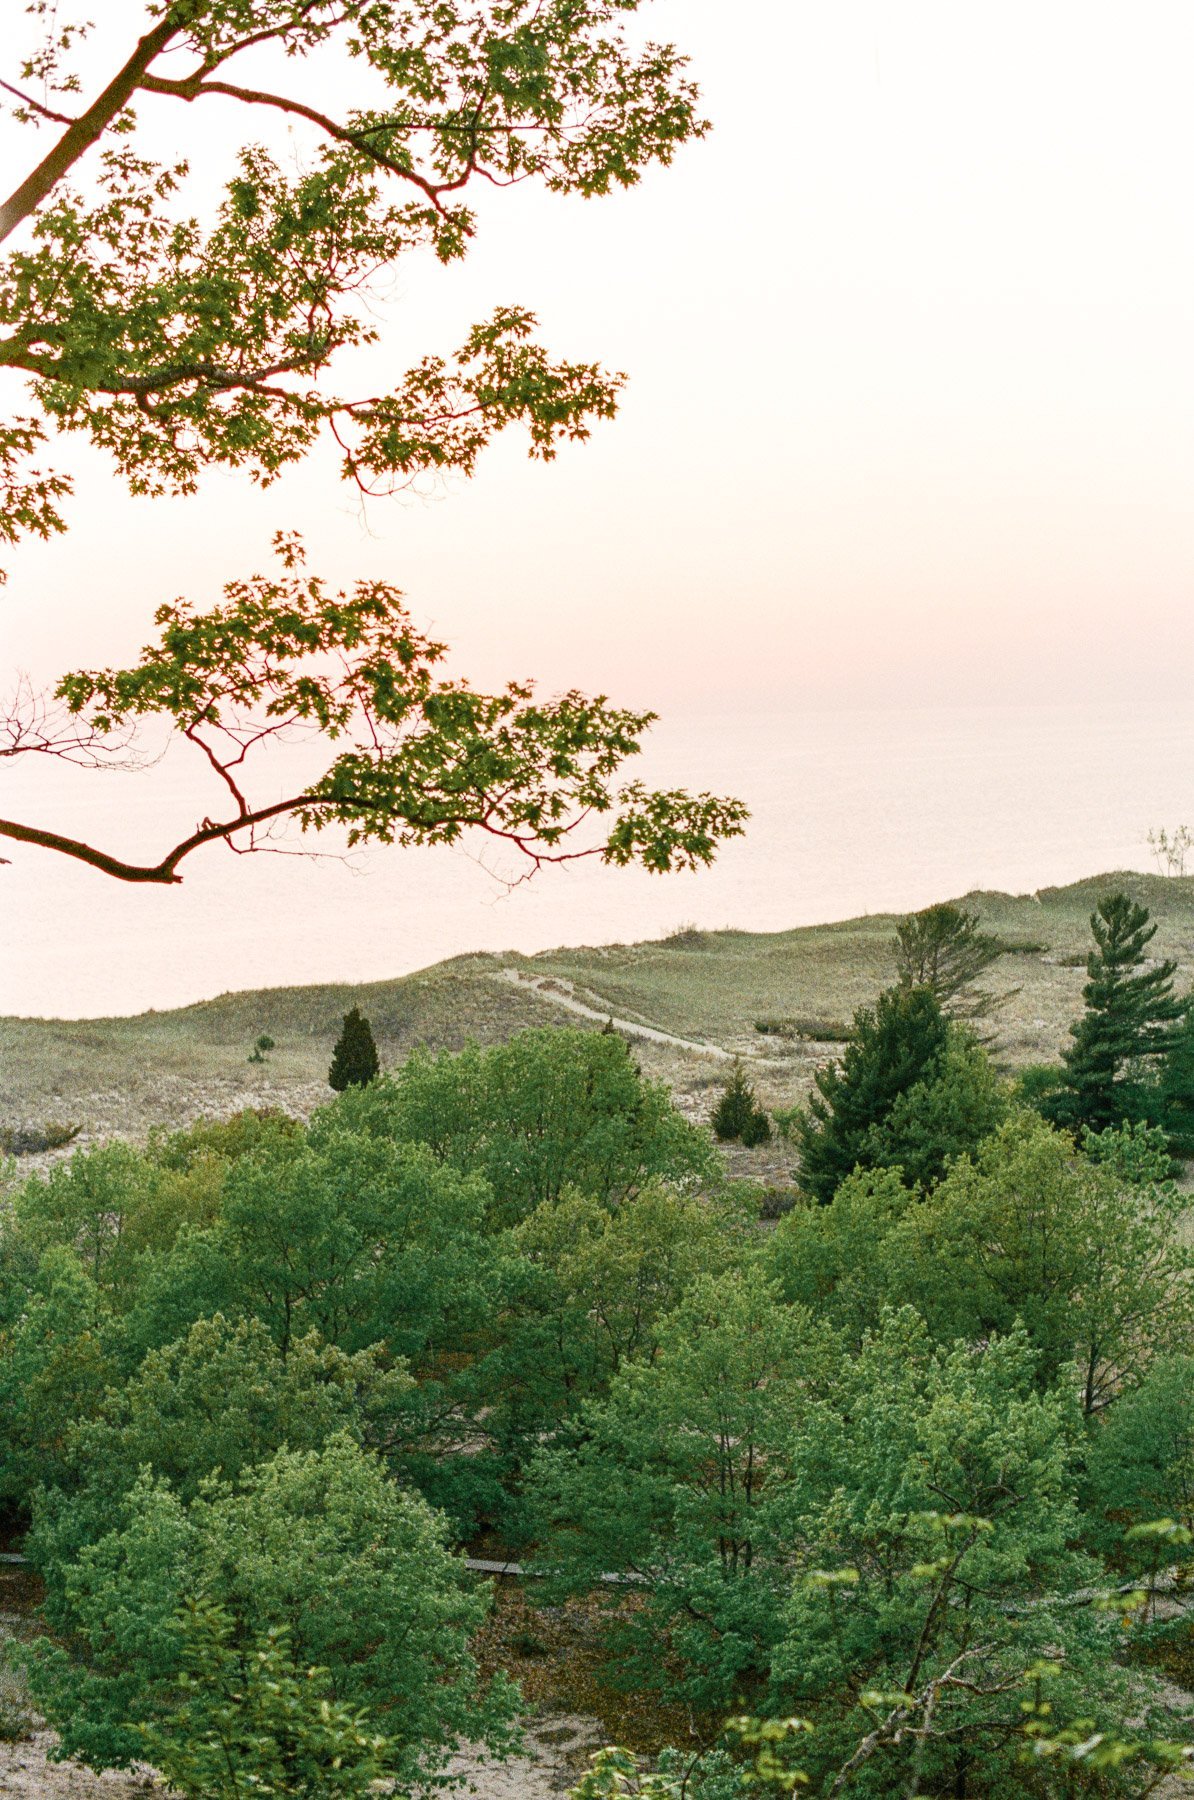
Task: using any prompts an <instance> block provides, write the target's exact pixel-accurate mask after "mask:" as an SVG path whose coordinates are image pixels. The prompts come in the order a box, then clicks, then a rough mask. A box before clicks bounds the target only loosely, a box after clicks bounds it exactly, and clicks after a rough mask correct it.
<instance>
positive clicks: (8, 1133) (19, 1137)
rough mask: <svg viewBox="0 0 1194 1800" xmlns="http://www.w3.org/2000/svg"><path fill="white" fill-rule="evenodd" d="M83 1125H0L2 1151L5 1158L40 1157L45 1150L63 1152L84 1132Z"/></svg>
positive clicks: (0, 1148)
mask: <svg viewBox="0 0 1194 1800" xmlns="http://www.w3.org/2000/svg"><path fill="white" fill-rule="evenodd" d="M82 1129H83V1127H82V1126H81V1125H58V1124H54V1123H51V1122H47V1123H46V1124H45V1125H0V1151H3V1152H4V1154H5V1156H40V1155H41V1153H42V1151H43V1150H61V1149H62V1147H63V1145H64V1144H71V1143H73V1142H74V1140H75V1139H76V1138H77V1137H78V1135H79V1133H80V1132H81V1131H82Z"/></svg>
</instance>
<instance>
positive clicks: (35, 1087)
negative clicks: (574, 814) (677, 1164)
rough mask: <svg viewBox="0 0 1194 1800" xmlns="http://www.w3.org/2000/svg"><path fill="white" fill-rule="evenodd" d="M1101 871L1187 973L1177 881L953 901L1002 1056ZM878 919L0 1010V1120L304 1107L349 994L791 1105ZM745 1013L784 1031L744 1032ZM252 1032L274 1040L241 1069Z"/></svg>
mask: <svg viewBox="0 0 1194 1800" xmlns="http://www.w3.org/2000/svg"><path fill="white" fill-rule="evenodd" d="M1121 886H1122V887H1126V888H1127V889H1128V890H1129V891H1130V892H1131V893H1132V894H1133V895H1135V896H1136V897H1137V898H1139V899H1140V900H1141V901H1143V902H1144V904H1145V905H1147V906H1148V907H1149V908H1150V909H1151V911H1152V915H1153V917H1154V919H1155V920H1157V922H1158V924H1159V930H1158V932H1157V936H1156V939H1155V940H1154V949H1155V951H1156V953H1157V954H1158V955H1167V956H1173V957H1174V958H1176V959H1177V961H1178V963H1179V964H1180V966H1181V983H1182V985H1184V986H1189V985H1190V984H1191V981H1192V980H1194V879H1190V878H1187V879H1183V880H1171V879H1163V878H1161V877H1158V876H1149V875H1141V874H1135V873H1133V874H1109V875H1102V876H1097V877H1094V878H1092V879H1090V880H1087V881H1082V882H1078V883H1075V884H1073V885H1072V886H1069V887H1064V888H1051V889H1044V890H1042V891H1041V892H1039V893H1038V894H1034V895H1020V896H1014V895H1010V894H999V893H977V894H969V895H966V896H965V897H964V899H965V903H966V904H967V905H969V906H972V907H974V908H975V909H977V910H978V911H979V912H980V914H981V915H982V919H983V922H984V925H985V926H986V928H987V929H988V930H991V931H993V932H996V933H998V934H999V936H1000V937H1002V938H1003V939H1004V941H1005V942H1006V943H1007V945H1008V953H1007V954H1006V955H1005V956H1004V957H1003V959H1002V960H1001V962H1000V963H999V964H998V965H997V966H996V970H995V975H994V979H993V981H992V985H993V986H996V987H998V988H999V989H1000V990H1001V991H1004V992H1009V993H1010V994H1011V998H1010V999H1009V1000H1008V1002H1007V1004H1006V1006H1005V1007H1004V1008H1003V1009H1002V1010H1001V1011H1000V1013H999V1015H998V1021H997V1022H998V1027H999V1038H998V1044H997V1054H998V1055H999V1056H1000V1058H1001V1060H1003V1061H1004V1062H1005V1063H1006V1064H1007V1065H1008V1066H1010V1067H1016V1066H1019V1065H1022V1064H1023V1063H1026V1062H1030V1061H1034V1060H1039V1059H1044V1058H1048V1057H1052V1056H1054V1055H1055V1054H1056V1052H1057V1049H1058V1048H1059V1046H1060V1045H1061V1043H1062V1042H1063V1041H1064V1038H1065V1032H1066V1026H1067V1024H1068V1022H1069V1020H1070V1019H1071V1018H1073V1017H1074V1015H1075V1013H1076V1012H1077V1010H1078V1008H1079V1006H1080V1004H1081V988H1082V983H1083V979H1084V975H1083V970H1082V967H1081V958H1082V956H1083V955H1084V953H1085V950H1086V947H1087V945H1088V942H1089V928H1088V918H1089V914H1090V911H1091V908H1092V906H1093V905H1094V903H1095V901H1096V900H1097V899H1098V897H1099V896H1100V895H1101V894H1103V893H1106V892H1108V891H1110V890H1111V889H1113V888H1116V887H1121ZM894 925H895V919H894V917H893V916H892V915H889V914H873V915H868V916H866V917H863V918H860V919H849V920H845V921H843V922H841V923H838V924H828V925H816V926H806V927H800V928H798V929H795V930H792V931H783V932H770V933H759V932H746V931H716V932H713V931H709V932H705V931H682V932H679V933H676V934H673V935H672V936H671V937H669V938H665V939H663V940H662V941H660V942H655V943H641V944H615V945H606V946H603V947H600V948H593V949H572V950H552V951H545V952H543V953H541V954H540V955H537V956H520V955H516V954H513V953H511V954H506V955H475V956H462V957H456V958H453V959H452V960H451V961H448V962H444V963H439V964H436V965H435V966H434V967H432V968H429V969H425V970H422V971H420V972H419V973H417V974H413V975H408V976H404V977H402V978H400V979H396V980H392V981H379V982H370V983H366V984H363V985H358V986H351V985H337V984H328V985H321V986H315V987H294V988H266V989H261V990H257V991H249V992H244V993H236V994H222V995H220V996H219V997H218V998H217V999H214V1000H208V1001H203V1002H201V1003H200V1004H197V1005H194V1006H187V1007H181V1008H178V1009H176V1010H174V1011H170V1012H148V1013H142V1014H139V1015H137V1016H136V1017H130V1018H112V1019H86V1020H78V1021H71V1020H57V1019H4V1020H0V1067H2V1071H3V1072H2V1074H0V1121H3V1122H6V1123H8V1122H18V1121H34V1120H45V1119H69V1120H70V1121H71V1122H72V1123H78V1124H80V1125H82V1127H83V1132H84V1138H85V1139H86V1138H91V1137H94V1136H100V1135H103V1134H104V1133H105V1132H109V1131H138V1130H143V1129H145V1128H146V1127H148V1126H150V1125H153V1124H158V1123H162V1124H167V1123H169V1124H174V1123H179V1122H181V1121H183V1120H184V1119H186V1118H189V1117H193V1116H195V1115H196V1114H198V1113H202V1112H205V1111H219V1112H224V1111H228V1110H232V1109H235V1108H236V1107H238V1106H243V1105H249V1104H262V1103H275V1104H285V1105H288V1106H291V1107H293V1108H295V1109H296V1110H306V1109H308V1108H309V1107H310V1106H312V1105H314V1104H316V1103H317V1102H318V1101H320V1100H321V1099H324V1098H326V1097H327V1093H328V1090H327V1087H326V1070H327V1065H328V1059H329V1055H330V1050H331V1045H332V1042H333V1040H334V1038H335V1036H336V1033H337V1030H338V1028H339V1023H340V1019H341V1017H342V1015H343V1013H344V1012H345V1010H346V1009H347V1008H348V1007H349V1006H351V1005H353V1004H356V1005H358V1006H360V1007H361V1008H362V1010H363V1011H364V1012H365V1013H366V1015H367V1016H368V1017H369V1019H370V1020H371V1021H372V1024H373V1028H374V1031H375V1034H376V1036H377V1039H378V1044H379V1047H380V1049H381V1052H382V1058H383V1062H394V1061H396V1060H399V1059H400V1058H401V1057H402V1056H403V1055H404V1054H406V1053H407V1052H408V1051H409V1050H410V1049H411V1048H413V1047H414V1046H415V1045H416V1044H420V1043H424V1044H428V1045H431V1046H432V1047H436V1048H438V1047H441V1046H442V1047H447V1048H453V1049H454V1048H457V1047H459V1046H460V1045H461V1044H463V1043H464V1042H465V1041H466V1040H467V1039H468V1038H477V1039H479V1040H480V1041H482V1042H492V1041H494V1040H496V1039H500V1038H504V1037H506V1036H508V1035H509V1034H510V1033H511V1032H514V1031H517V1030H520V1029H522V1028H523V1027H525V1026H528V1025H540V1024H567V1023H571V1024H576V1023H582V1022H583V1018H582V1017H579V1016H578V1011H579V1012H583V1010H584V1009H587V1010H588V1011H589V1012H591V1013H592V1015H594V1021H595V1020H596V1019H598V1018H600V1019H604V1018H605V1017H606V1016H607V1015H610V1014H612V1015H614V1016H615V1017H616V1018H617V1019H618V1020H620V1021H624V1022H625V1023H626V1024H627V1025H631V1026H634V1025H638V1026H642V1027H649V1028H653V1029H654V1030H656V1031H657V1032H660V1033H666V1034H672V1035H673V1036H674V1037H677V1038H680V1039H686V1040H692V1044H691V1047H685V1046H684V1045H681V1044H676V1043H663V1042H653V1041H650V1040H644V1041H642V1042H641V1044H640V1047H639V1051H638V1054H640V1057H641V1060H642V1061H643V1063H644V1066H645V1067H647V1068H648V1069H649V1070H650V1071H651V1072H652V1073H659V1074H662V1075H665V1076H666V1077H667V1079H668V1080H670V1081H671V1082H672V1083H673V1085H674V1086H675V1088H676V1090H677V1095H678V1098H679V1099H680V1101H681V1104H685V1105H686V1107H687V1108H689V1109H691V1110H693V1111H696V1112H700V1111H702V1110H703V1104H702V1103H703V1098H704V1094H705V1092H706V1091H707V1090H708V1089H709V1087H710V1086H711V1085H712V1084H713V1083H715V1082H716V1081H718V1080H719V1079H720V1078H721V1075H722V1073H723V1071H724V1059H723V1057H718V1056H717V1055H716V1052H717V1051H721V1052H723V1053H724V1052H726V1051H729V1052H731V1053H741V1054H743V1055H746V1056H749V1057H751V1058H752V1061H753V1062H754V1065H755V1066H754V1074H755V1077H756V1080H757V1082H758V1085H759V1088H760V1091H761V1093H762V1094H763V1096H764V1097H765V1098H766V1099H767V1100H769V1101H770V1102H771V1103H772V1104H776V1105H778V1104H791V1102H792V1101H793V1100H794V1099H795V1098H797V1097H798V1095H799V1094H800V1093H802V1092H803V1091H804V1089H805V1088H806V1087H807V1084H808V1080H809V1077H810V1075H811V1071H812V1069H813V1068H814V1067H815V1066H816V1064H817V1063H818V1062H819V1061H820V1060H822V1059H823V1058H824V1057H825V1056H826V1055H828V1054H830V1042H829V1040H831V1039H832V1036H833V1035H834V1028H835V1027H836V1029H837V1030H840V1029H841V1028H842V1027H843V1026H844V1024H845V1023H846V1022H847V1021H848V1020H849V1018H850V1015H851V1014H852V1012H853V1011H854V1009H855V1007H857V1006H859V1005H861V1004H863V1003H864V1002H868V1001H870V1000H872V999H873V998H874V996H875V994H876V993H877V992H878V990H879V989H880V988H881V987H882V986H883V985H884V984H885V983H886V982H887V981H889V980H890V979H891V975H892V967H893V964H892V957H891V942H892V934H893V930H894ZM569 1002H571V1003H572V1007H573V1010H567V1006H568V1003H569ZM758 1020H777V1021H782V1022H787V1029H788V1030H789V1032H791V1031H793V1030H795V1031H797V1032H799V1034H800V1035H796V1036H778V1035H771V1034H769V1035H763V1034H761V1033H760V1032H758V1031H757V1030H756V1029H755V1026H756V1021H758ZM261 1032H266V1033H268V1034H269V1036H271V1037H272V1038H273V1039H274V1040H275V1043H276V1046H277V1048H276V1049H275V1050H274V1051H273V1052H272V1053H271V1055H270V1057H269V1060H268V1062H267V1063H266V1064H265V1065H263V1066H254V1065H250V1064H249V1063H248V1062H247V1060H246V1059H247V1056H248V1051H249V1049H250V1047H251V1045H252V1043H253V1040H254V1038H255V1037H256V1036H257V1035H258V1034H259V1033H261ZM701 1044H703V1045H706V1046H709V1047H710V1051H711V1052H712V1054H711V1053H708V1052H706V1053H702V1051H701V1050H700V1049H699V1048H698V1045H701Z"/></svg>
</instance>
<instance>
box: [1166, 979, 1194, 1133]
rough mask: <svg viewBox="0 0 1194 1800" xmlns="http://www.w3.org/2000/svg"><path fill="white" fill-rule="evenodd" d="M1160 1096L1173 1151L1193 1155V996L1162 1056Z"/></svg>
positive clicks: (1188, 1001)
mask: <svg viewBox="0 0 1194 1800" xmlns="http://www.w3.org/2000/svg"><path fill="white" fill-rule="evenodd" d="M1157 1100H1158V1107H1157V1111H1158V1114H1159V1117H1160V1122H1161V1125H1162V1126H1163V1127H1164V1129H1165V1132H1166V1133H1167V1135H1168V1138H1169V1145H1170V1149H1171V1150H1172V1151H1173V1154H1174V1155H1175V1156H1180V1157H1194V996H1187V999H1186V1010H1185V1012H1184V1013H1183V1014H1182V1019H1181V1023H1180V1024H1179V1025H1178V1027H1177V1030H1176V1031H1175V1032H1174V1034H1173V1038H1172V1040H1171V1042H1170V1045H1169V1048H1168V1050H1167V1051H1166V1052H1165V1056H1164V1058H1163V1059H1162V1062H1161V1072H1160V1079H1159V1082H1158V1093H1157Z"/></svg>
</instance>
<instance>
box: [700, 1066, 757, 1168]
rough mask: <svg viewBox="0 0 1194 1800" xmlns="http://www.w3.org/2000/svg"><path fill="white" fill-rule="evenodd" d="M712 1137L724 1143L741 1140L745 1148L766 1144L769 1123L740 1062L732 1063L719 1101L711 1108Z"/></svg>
mask: <svg viewBox="0 0 1194 1800" xmlns="http://www.w3.org/2000/svg"><path fill="white" fill-rule="evenodd" d="M713 1134H714V1136H715V1137H718V1138H720V1139H721V1141H722V1143H723V1144H726V1143H732V1142H734V1141H735V1140H736V1139H737V1140H740V1141H741V1142H742V1143H743V1144H745V1145H746V1147H747V1149H754V1147H755V1145H756V1144H765V1143H766V1142H767V1140H768V1139H769V1138H770V1136H771V1122H770V1120H769V1119H768V1117H767V1114H766V1113H765V1112H764V1110H763V1108H762V1107H761V1106H760V1105H759V1103H758V1101H757V1100H756V1098H755V1090H754V1088H753V1087H752V1085H751V1083H750V1082H749V1081H748V1080H747V1078H746V1071H745V1069H744V1068H743V1067H742V1064H741V1063H740V1062H735V1063H734V1067H733V1069H732V1071H731V1073H730V1078H729V1080H728V1081H727V1082H726V1084H725V1087H724V1088H723V1089H722V1094H721V1099H720V1100H719V1101H718V1102H717V1105H716V1107H715V1108H714V1109H713Z"/></svg>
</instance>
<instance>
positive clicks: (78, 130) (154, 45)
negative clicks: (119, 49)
mask: <svg viewBox="0 0 1194 1800" xmlns="http://www.w3.org/2000/svg"><path fill="white" fill-rule="evenodd" d="M175 14H176V9H175V8H171V10H170V11H169V12H168V13H167V14H166V15H165V17H164V18H162V19H160V20H159V21H158V23H157V24H156V25H155V26H154V28H153V30H152V31H147V32H146V34H145V36H144V37H143V38H142V39H141V40H140V42H139V43H138V44H137V47H136V49H135V50H134V51H133V54H132V55H131V56H130V57H129V59H128V61H127V62H126V63H125V65H124V67H123V69H121V70H120V71H119V73H118V74H116V75H114V76H113V78H112V80H111V81H110V82H109V83H108V85H107V87H106V88H105V89H104V91H103V93H102V94H100V96H99V97H98V99H96V100H93V101H92V103H91V105H90V106H89V107H88V108H87V110H86V112H84V113H81V114H80V116H79V117H78V118H77V119H75V120H73V121H72V122H71V124H70V125H68V127H67V129H66V131H64V132H63V134H62V136H61V137H60V138H59V139H58V142H57V143H56V144H55V145H54V147H53V149H52V150H51V151H50V153H49V155H48V156H44V157H43V158H42V160H41V162H40V163H38V165H37V167H36V169H34V170H33V172H32V174H31V175H27V176H26V177H25V179H24V181H23V182H22V183H21V185H20V187H19V188H17V190H16V192H15V193H13V194H12V195H10V197H9V198H8V200H6V201H5V203H4V205H3V206H0V243H3V241H4V239H5V238H6V237H8V236H9V235H10V234H11V233H12V232H13V231H15V230H16V228H17V226H18V225H19V224H21V222H22V221H23V220H24V219H27V218H28V217H29V214H30V213H32V212H36V210H37V208H38V207H39V206H40V205H41V203H42V201H43V200H44V199H45V197H46V195H47V194H48V193H49V192H50V190H51V189H52V188H53V187H55V186H56V185H57V183H58V182H59V181H61V180H62V177H63V176H64V175H65V174H67V172H68V171H69V170H70V169H72V168H73V167H74V165H75V163H77V162H78V160H79V158H80V157H81V156H83V155H84V154H85V153H86V152H87V151H88V150H90V148H91V146H92V144H94V143H96V142H97V140H98V139H99V138H100V137H102V136H103V134H104V132H105V131H106V130H107V128H108V126H109V125H110V124H111V123H112V120H113V119H114V118H115V117H116V115H117V114H118V113H119V112H121V111H123V109H124V107H125V106H126V105H127V104H128V102H129V100H130V99H131V97H132V95H133V94H134V93H135V92H136V90H137V88H138V87H139V85H140V82H141V77H142V76H143V75H144V73H145V71H146V70H147V69H148V67H149V65H150V63H151V62H152V61H153V59H154V57H155V56H157V55H159V54H160V52H161V51H162V50H164V49H165V47H166V45H167V44H168V43H169V42H170V39H171V38H172V37H176V36H177V35H178V33H179V31H180V30H181V29H182V26H181V23H180V21H179V20H178V19H177V17H176V16H175Z"/></svg>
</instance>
